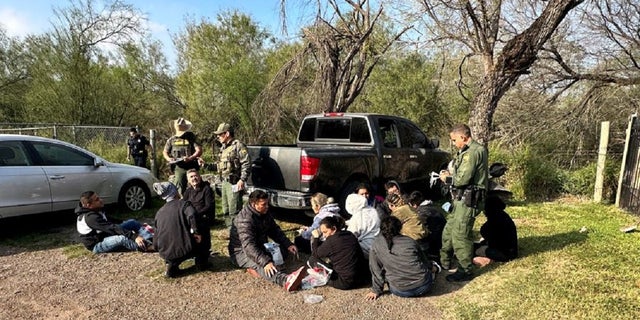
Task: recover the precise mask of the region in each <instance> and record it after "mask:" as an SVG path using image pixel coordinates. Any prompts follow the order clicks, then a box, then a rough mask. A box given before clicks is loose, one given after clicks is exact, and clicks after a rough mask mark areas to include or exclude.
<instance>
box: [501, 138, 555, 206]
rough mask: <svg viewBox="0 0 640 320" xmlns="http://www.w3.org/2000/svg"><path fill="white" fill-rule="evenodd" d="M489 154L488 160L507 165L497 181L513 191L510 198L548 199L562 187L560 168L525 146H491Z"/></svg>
mask: <svg viewBox="0 0 640 320" xmlns="http://www.w3.org/2000/svg"><path fill="white" fill-rule="evenodd" d="M489 157H490V161H489V163H490V164H491V163H494V162H502V163H504V164H506V165H507V167H509V170H508V171H507V173H506V174H505V175H504V176H503V178H502V179H501V180H500V183H501V184H503V185H504V186H505V187H506V188H507V189H509V190H510V191H511V192H512V193H513V199H514V200H518V201H525V200H533V201H535V200H549V199H553V198H555V197H557V196H558V195H560V194H561V192H562V190H563V185H562V181H563V180H564V175H563V173H562V171H561V170H559V169H558V168H557V167H556V166H555V165H554V164H553V163H551V162H550V161H549V160H547V159H546V158H544V157H542V156H541V155H539V154H537V153H533V152H531V151H530V149H529V147H526V146H525V147H522V148H518V149H512V150H503V149H499V148H492V149H491V151H490V153H489Z"/></svg>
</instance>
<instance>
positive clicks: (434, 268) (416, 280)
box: [365, 216, 441, 300]
mask: <svg viewBox="0 0 640 320" xmlns="http://www.w3.org/2000/svg"><path fill="white" fill-rule="evenodd" d="M401 229H402V222H401V221H400V220H399V219H398V218H396V217H394V216H390V217H387V218H385V219H383V220H382V222H381V225H380V234H379V235H378V236H377V237H376V239H375V240H374V242H373V246H372V247H371V253H370V255H369V268H370V269H371V282H372V285H371V292H369V293H367V295H366V297H365V299H366V300H375V299H377V298H378V297H379V296H380V295H381V294H382V292H383V288H384V284H385V282H386V283H388V284H389V291H391V293H392V294H394V295H396V296H399V297H418V296H422V295H424V294H426V293H428V292H429V291H431V289H432V287H433V283H434V280H435V274H436V273H438V272H440V270H441V268H440V266H439V265H438V264H437V263H435V262H432V261H430V260H429V259H428V258H427V256H426V255H425V254H424V252H423V251H422V250H421V249H420V247H419V246H418V243H417V242H416V241H415V240H413V239H411V238H409V237H407V236H403V235H402V234H400V230H401Z"/></svg>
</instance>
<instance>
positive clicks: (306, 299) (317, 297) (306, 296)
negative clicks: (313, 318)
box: [303, 294, 324, 304]
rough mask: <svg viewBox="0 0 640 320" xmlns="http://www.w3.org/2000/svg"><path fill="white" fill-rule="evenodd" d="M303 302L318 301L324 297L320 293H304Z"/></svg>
mask: <svg viewBox="0 0 640 320" xmlns="http://www.w3.org/2000/svg"><path fill="white" fill-rule="evenodd" d="M303 297H304V303H312V304H313V303H319V302H322V300H324V298H323V297H322V296H321V295H318V294H304V295H303Z"/></svg>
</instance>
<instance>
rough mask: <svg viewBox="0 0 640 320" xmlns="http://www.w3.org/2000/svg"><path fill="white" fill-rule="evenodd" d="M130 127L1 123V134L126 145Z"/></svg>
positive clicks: (81, 144)
mask: <svg viewBox="0 0 640 320" xmlns="http://www.w3.org/2000/svg"><path fill="white" fill-rule="evenodd" d="M129 129H130V127H109V126H76V125H60V124H43V123H0V134H3V133H4V134H23V135H31V136H38V137H46V138H53V139H58V140H62V141H66V142H69V143H73V144H75V145H77V146H80V147H83V148H85V149H86V148H88V147H89V146H91V145H92V144H94V143H100V144H103V145H107V146H113V147H116V146H120V147H123V146H126V142H127V139H128V137H129Z"/></svg>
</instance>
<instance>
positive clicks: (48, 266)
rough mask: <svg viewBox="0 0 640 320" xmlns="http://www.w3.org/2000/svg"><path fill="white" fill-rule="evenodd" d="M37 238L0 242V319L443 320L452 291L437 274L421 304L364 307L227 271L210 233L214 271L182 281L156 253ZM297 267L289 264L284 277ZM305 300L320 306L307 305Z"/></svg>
mask: <svg viewBox="0 0 640 320" xmlns="http://www.w3.org/2000/svg"><path fill="white" fill-rule="evenodd" d="M222 229H224V228H222ZM40 232H41V233H42V232H44V233H49V234H50V235H51V236H48V235H44V236H43V237H44V238H46V239H48V240H47V241H44V240H39V239H41V238H40V237H41V236H33V238H34V243H36V244H35V245H31V244H29V245H16V243H24V242H25V239H24V238H20V239H19V241H17V240H15V239H12V238H7V237H3V238H0V301H2V305H3V307H2V308H1V310H0V319H54V318H55V319H124V318H128V319H196V318H201V319H257V318H258V319H259V318H298V319H303V318H311V317H313V318H321V319H333V318H338V317H339V318H343V319H398V318H403V319H441V318H443V315H442V314H441V313H440V312H439V310H438V309H437V308H436V306H435V302H436V300H438V299H443V298H444V299H446V295H447V294H448V293H450V292H451V290H452V289H454V288H452V286H450V285H449V284H448V283H447V282H446V281H444V275H443V274H440V275H438V279H437V281H436V286H435V290H434V291H433V292H432V294H430V295H429V296H426V297H422V298H412V299H403V298H398V297H396V296H392V295H388V294H387V295H384V296H382V297H381V298H379V299H378V300H376V301H373V302H369V301H365V300H364V296H365V294H366V293H367V292H368V289H367V288H362V289H356V290H351V291H340V290H336V289H333V288H329V287H322V288H315V289H312V290H306V291H299V292H296V293H287V292H285V291H284V290H283V289H282V288H280V287H278V286H276V285H274V284H272V283H269V282H267V281H265V280H262V279H259V278H253V277H251V276H250V275H248V274H247V273H246V272H245V271H244V270H238V269H234V268H233V267H232V266H231V264H230V263H229V261H228V254H227V252H226V250H224V249H222V250H221V249H220V248H224V247H226V240H224V238H225V233H226V230H217V232H214V240H213V241H214V247H215V248H217V250H218V254H217V255H213V256H212V257H211V262H212V263H213V264H214V268H213V270H210V271H205V272H196V271H195V270H194V268H192V267H191V266H192V265H193V261H192V260H190V261H187V262H185V263H184V264H183V265H182V266H183V267H185V268H187V274H186V275H185V276H183V277H180V278H177V279H165V278H164V277H163V276H162V274H163V272H164V264H163V262H162V259H161V258H160V257H159V256H158V255H157V254H155V253H144V254H143V253H110V254H103V255H93V254H89V253H86V252H83V251H82V250H84V249H82V248H80V247H79V245H78V243H79V242H78V239H77V236H76V234H75V229H74V227H73V225H62V226H54V227H51V228H48V229H45V230H40ZM5 235H6V234H5ZM12 237H18V236H17V235H13V236H12ZM21 237H22V236H21ZM52 239H53V241H52ZM38 243H40V245H39V244H38ZM43 243H46V244H49V245H42V244H43ZM52 243H55V245H52ZM302 263H303V261H292V260H289V261H287V264H288V266H289V268H288V269H289V270H292V269H293V268H294V267H296V266H298V265H301V264H302ZM456 287H457V286H456ZM305 294H316V295H321V296H322V297H323V298H324V300H323V301H322V302H320V303H317V304H308V303H305V302H304V296H305Z"/></svg>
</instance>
